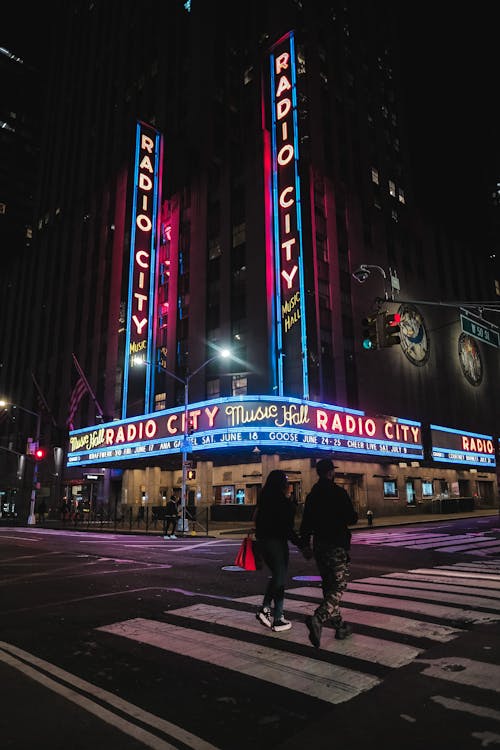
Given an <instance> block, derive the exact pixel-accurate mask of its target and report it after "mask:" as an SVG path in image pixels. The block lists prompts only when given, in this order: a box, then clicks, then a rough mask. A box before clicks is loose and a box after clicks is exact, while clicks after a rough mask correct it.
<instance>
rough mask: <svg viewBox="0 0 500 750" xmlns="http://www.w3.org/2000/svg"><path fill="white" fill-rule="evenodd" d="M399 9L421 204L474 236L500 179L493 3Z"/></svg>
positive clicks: (405, 92)
mask: <svg viewBox="0 0 500 750" xmlns="http://www.w3.org/2000/svg"><path fill="white" fill-rule="evenodd" d="M394 6H395V25H396V29H397V30H398V32H399V33H398V38H399V40H400V54H401V67H402V75H404V76H405V80H406V82H407V85H406V86H405V87H404V89H403V97H404V101H405V106H406V109H407V112H408V122H409V138H410V148H411V155H412V161H413V169H414V178H415V186H416V189H417V191H418V202H419V204H420V205H422V204H423V205H424V206H425V207H427V208H429V209H433V210H434V211H435V212H436V215H437V216H439V215H442V216H444V217H446V218H447V219H449V220H450V221H452V222H453V223H455V219H456V218H460V219H461V220H464V221H465V222H466V227H467V230H468V231H469V232H470V235H471V237H472V238H473V237H474V234H475V230H477V228H478V224H480V223H481V220H482V217H483V216H484V212H485V211H486V207H487V204H488V200H489V195H490V193H491V189H492V188H493V186H494V184H495V182H496V179H497V175H499V174H500V150H499V145H498V144H499V141H498V135H497V134H498V131H499V127H500V106H499V95H498V80H497V79H498V73H497V68H498V65H497V56H498V52H497V49H498V43H497V39H496V38H494V37H497V30H498V22H497V13H496V12H495V4H494V3H491V4H489V3H488V4H486V3H485V4H481V3H479V4H477V5H476V6H474V7H473V8H472V9H471V6H470V4H469V5H467V4H465V5H462V6H461V7H460V6H459V5H458V4H457V3H455V4H453V5H451V4H449V3H436V2H434V3H430V2H426V0H424V1H423V2H419V3H414V2H410V3H408V2H403V3H401V2H399V3H397V2H395V3H394ZM476 11H477V13H478V15H475V12H476Z"/></svg>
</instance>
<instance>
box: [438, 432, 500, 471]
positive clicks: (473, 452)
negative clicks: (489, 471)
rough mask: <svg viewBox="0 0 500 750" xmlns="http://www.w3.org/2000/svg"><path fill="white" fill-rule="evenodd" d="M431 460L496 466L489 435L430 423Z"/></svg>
mask: <svg viewBox="0 0 500 750" xmlns="http://www.w3.org/2000/svg"><path fill="white" fill-rule="evenodd" d="M430 428H431V441H432V460H433V461H439V462H441V463H450V464H467V465H468V466H481V467H485V466H492V467H495V466H496V459H495V445H494V441H493V437H492V436H491V435H480V434H478V433H475V432H463V431H462V430H452V429H450V428H449V427H440V426H439V425H435V424H431V425H430Z"/></svg>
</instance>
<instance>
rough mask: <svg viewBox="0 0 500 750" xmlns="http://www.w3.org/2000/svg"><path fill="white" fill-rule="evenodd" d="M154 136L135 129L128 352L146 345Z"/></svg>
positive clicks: (153, 204)
mask: <svg viewBox="0 0 500 750" xmlns="http://www.w3.org/2000/svg"><path fill="white" fill-rule="evenodd" d="M157 148H158V146H157V139H153V138H151V137H150V136H149V135H148V134H147V133H146V132H144V130H143V129H141V130H140V132H139V133H138V156H137V159H138V165H137V170H138V173H137V183H136V198H135V216H134V219H133V220H134V222H135V243H134V247H133V248H132V259H131V261H132V299H131V316H130V318H131V323H130V326H131V333H130V352H129V353H130V354H136V353H137V352H139V351H142V350H143V349H145V348H146V339H145V334H146V332H147V326H148V321H149V306H150V295H151V253H152V248H151V238H152V234H153V229H154V227H153V216H154V211H155V206H156V199H157V197H156V195H155V162H156V158H157Z"/></svg>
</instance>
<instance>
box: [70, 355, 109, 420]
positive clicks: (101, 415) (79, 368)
mask: <svg viewBox="0 0 500 750" xmlns="http://www.w3.org/2000/svg"><path fill="white" fill-rule="evenodd" d="M72 356H73V362H74V363H75V367H76V369H77V370H78V374H79V375H80V377H81V378H82V380H83V382H84V383H85V387H86V388H87V390H88V392H89V393H90V395H91V396H92V400H93V401H94V404H95V405H96V407H97V411H98V412H99V416H100V417H103V416H104V413H103V410H102V408H101V405H100V404H99V401H98V400H97V398H96V395H95V393H94V391H93V390H92V388H91V387H90V383H89V381H88V380H87V378H86V377H85V373H84V372H83V370H82V368H81V367H80V363H79V361H78V360H77V358H76V355H75V354H74V353H72Z"/></svg>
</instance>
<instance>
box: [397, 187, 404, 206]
mask: <svg viewBox="0 0 500 750" xmlns="http://www.w3.org/2000/svg"><path fill="white" fill-rule="evenodd" d="M398 201H399V202H400V203H403V204H405V203H406V201H405V191H404V190H403V188H398Z"/></svg>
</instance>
